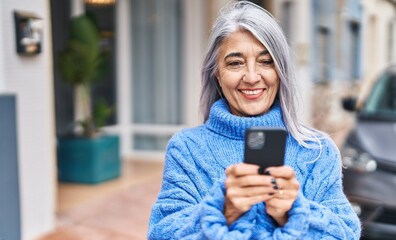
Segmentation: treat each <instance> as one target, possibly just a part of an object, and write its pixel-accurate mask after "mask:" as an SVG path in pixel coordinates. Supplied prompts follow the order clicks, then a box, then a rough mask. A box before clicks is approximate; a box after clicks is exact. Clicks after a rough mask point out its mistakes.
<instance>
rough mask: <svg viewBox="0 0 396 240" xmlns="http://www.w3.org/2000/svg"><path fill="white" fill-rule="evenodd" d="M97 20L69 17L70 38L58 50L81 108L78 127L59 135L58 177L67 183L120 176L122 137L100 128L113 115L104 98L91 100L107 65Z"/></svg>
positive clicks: (63, 71) (61, 67) (61, 68)
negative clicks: (94, 87) (92, 91)
mask: <svg viewBox="0 0 396 240" xmlns="http://www.w3.org/2000/svg"><path fill="white" fill-rule="evenodd" d="M108 55H109V53H107V52H106V51H104V50H103V49H102V48H101V46H100V35H99V30H98V27H97V25H96V24H95V22H94V20H93V19H92V18H91V17H89V16H88V15H86V14H83V15H80V16H77V17H72V18H71V19H70V32H69V39H68V40H67V43H66V47H65V49H64V50H62V51H61V52H60V53H59V56H58V62H59V71H60V73H61V76H62V79H63V80H64V81H65V82H67V83H69V84H70V85H71V86H73V87H74V94H75V99H74V100H75V102H74V107H75V108H78V109H80V110H81V111H80V115H81V116H80V117H79V118H78V119H77V121H76V126H77V127H76V129H75V131H74V132H73V133H72V134H71V135H70V136H63V137H60V138H58V147H57V157H58V177H59V180H61V181H65V182H78V183H90V184H93V183H99V182H103V181H106V180H109V179H112V178H116V177H118V176H119V175H120V165H121V163H120V162H121V161H120V154H119V137H118V136H114V135H107V134H103V133H101V132H100V131H99V129H100V127H102V126H103V125H104V124H105V122H106V119H107V118H108V117H109V116H110V114H111V111H112V109H111V107H109V106H108V105H107V104H106V103H105V101H104V100H100V101H98V103H97V104H96V106H95V107H92V103H91V87H92V84H94V83H95V82H96V81H98V80H100V79H101V78H102V77H103V75H104V73H105V71H106V68H107V65H108V59H109V58H108Z"/></svg>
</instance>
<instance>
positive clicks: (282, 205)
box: [265, 197, 294, 212]
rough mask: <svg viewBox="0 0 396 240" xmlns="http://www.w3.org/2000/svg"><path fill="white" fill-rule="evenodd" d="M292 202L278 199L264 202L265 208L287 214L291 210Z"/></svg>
mask: <svg viewBox="0 0 396 240" xmlns="http://www.w3.org/2000/svg"><path fill="white" fill-rule="evenodd" d="M293 202H294V201H291V200H289V199H279V198H276V197H274V198H272V199H269V200H267V201H266V202H265V205H266V208H274V209H277V210H278V211H277V212H287V211H289V210H290V209H291V206H292V204H293Z"/></svg>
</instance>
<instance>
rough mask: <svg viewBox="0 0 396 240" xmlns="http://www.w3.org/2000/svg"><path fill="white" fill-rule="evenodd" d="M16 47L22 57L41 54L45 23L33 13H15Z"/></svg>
mask: <svg viewBox="0 0 396 240" xmlns="http://www.w3.org/2000/svg"><path fill="white" fill-rule="evenodd" d="M14 19H15V33H16V38H15V39H16V47H17V49H16V50H17V53H18V54H21V55H34V54H38V53H40V52H41V34H42V30H43V21H42V19H41V18H40V17H38V16H36V15H35V14H33V13H27V12H20V11H14Z"/></svg>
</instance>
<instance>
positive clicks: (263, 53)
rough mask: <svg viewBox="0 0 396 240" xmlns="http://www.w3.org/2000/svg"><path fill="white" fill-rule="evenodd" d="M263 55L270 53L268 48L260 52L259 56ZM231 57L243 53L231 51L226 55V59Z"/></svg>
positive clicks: (239, 55) (240, 55) (241, 55)
mask: <svg viewBox="0 0 396 240" xmlns="http://www.w3.org/2000/svg"><path fill="white" fill-rule="evenodd" d="M263 55H269V52H268V50H267V49H265V50H263V51H261V52H260V53H259V56H263ZM230 57H243V54H242V53H240V52H231V53H229V54H227V55H226V56H225V57H224V60H226V59H227V58H230Z"/></svg>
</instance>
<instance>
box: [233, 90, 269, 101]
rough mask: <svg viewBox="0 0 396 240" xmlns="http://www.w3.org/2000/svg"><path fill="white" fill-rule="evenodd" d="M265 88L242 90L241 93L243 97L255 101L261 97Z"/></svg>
mask: <svg viewBox="0 0 396 240" xmlns="http://www.w3.org/2000/svg"><path fill="white" fill-rule="evenodd" d="M264 90H265V89H264V88H255V89H240V90H239V91H240V92H241V93H242V95H243V96H244V97H246V98H248V99H255V98H258V97H260V96H261V95H262V94H263V93H264Z"/></svg>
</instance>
